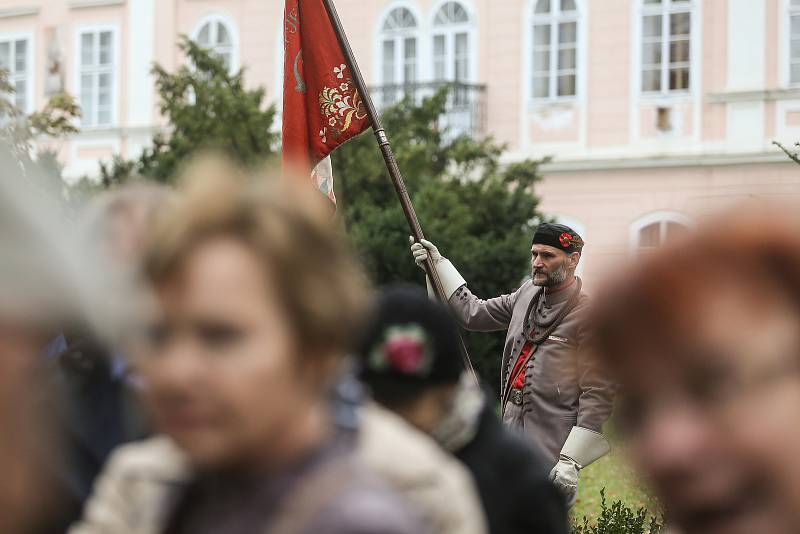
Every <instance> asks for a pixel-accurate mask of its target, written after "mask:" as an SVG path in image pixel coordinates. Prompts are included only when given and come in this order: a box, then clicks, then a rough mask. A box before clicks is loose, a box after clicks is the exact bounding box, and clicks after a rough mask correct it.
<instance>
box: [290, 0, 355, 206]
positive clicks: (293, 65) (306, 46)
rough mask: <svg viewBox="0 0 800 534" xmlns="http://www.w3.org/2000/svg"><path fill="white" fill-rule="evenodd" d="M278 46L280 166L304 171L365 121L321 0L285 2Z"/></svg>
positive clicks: (345, 139)
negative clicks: (280, 69)
mask: <svg viewBox="0 0 800 534" xmlns="http://www.w3.org/2000/svg"><path fill="white" fill-rule="evenodd" d="M284 50H285V54H284V66H283V79H284V81H283V128H282V137H283V154H282V159H283V165H284V168H287V167H288V168H292V169H295V170H300V169H302V170H303V171H308V172H309V173H310V172H311V170H312V169H313V168H314V166H315V165H316V164H317V163H319V162H320V161H321V160H323V159H324V158H325V157H326V156H327V155H328V154H330V153H331V152H332V151H333V150H334V149H335V148H337V147H338V146H340V145H341V144H342V143H344V142H345V141H347V140H348V139H351V138H353V137H355V136H356V135H358V134H360V133H361V132H363V131H364V130H366V129H367V128H368V127H369V126H370V121H369V119H368V118H367V112H366V108H365V106H364V103H363V101H362V100H361V97H360V96H359V94H358V92H357V91H356V88H355V84H354V83H353V78H352V74H351V72H350V68H349V67H348V66H347V65H346V63H347V62H346V61H345V56H344V53H343V52H342V50H341V48H340V47H339V43H338V41H337V39H336V34H335V33H334V31H333V26H332V24H331V21H330V19H329V18H328V14H327V12H326V11H325V6H324V5H323V3H322V0H302V1H301V0H286V5H285V12H284ZM319 185H320V187H321V188H323V184H321V183H320V184H319ZM323 192H325V193H326V194H329V196H331V195H332V193H333V191H332V189H331V191H325V190H324V188H323Z"/></svg>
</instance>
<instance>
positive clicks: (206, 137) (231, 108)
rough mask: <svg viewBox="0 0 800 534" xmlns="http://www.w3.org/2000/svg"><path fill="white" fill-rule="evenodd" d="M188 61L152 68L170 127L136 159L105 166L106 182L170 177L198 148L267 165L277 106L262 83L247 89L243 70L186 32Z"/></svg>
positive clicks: (274, 135) (184, 41) (273, 141)
mask: <svg viewBox="0 0 800 534" xmlns="http://www.w3.org/2000/svg"><path fill="white" fill-rule="evenodd" d="M178 47H179V48H180V50H181V51H182V52H183V54H184V55H185V56H186V59H187V62H186V64H185V65H183V66H181V67H179V68H178V69H177V70H176V71H175V72H167V71H166V69H164V68H163V67H161V66H159V65H156V66H155V67H154V68H153V74H154V75H155V85H156V90H157V92H158V95H159V102H160V103H159V109H160V110H161V114H162V115H163V117H164V118H165V119H166V121H167V123H168V127H167V128H166V129H165V130H164V131H163V132H160V133H158V134H156V135H155V137H154V138H153V143H152V146H151V147H149V148H147V149H145V151H144V152H143V153H142V155H141V156H140V157H139V158H138V159H136V160H134V161H126V160H123V159H121V158H119V157H117V158H114V159H113V160H112V161H111V162H108V163H104V164H102V165H101V170H100V172H101V178H102V181H103V184H104V185H106V186H110V185H112V184H115V183H118V182H121V181H124V180H125V179H126V178H127V177H129V176H132V175H141V176H143V177H146V178H151V179H154V180H157V181H161V182H168V181H170V180H172V179H173V178H174V176H175V175H176V174H177V172H178V170H179V167H180V165H181V164H182V163H183V162H185V161H186V159H187V158H188V157H189V156H191V155H192V154H194V153H195V152H197V151H203V150H214V151H217V152H221V153H223V154H225V155H226V156H228V157H230V158H231V159H233V160H234V161H236V162H239V163H241V164H242V165H245V166H255V165H259V164H263V163H264V162H265V161H267V160H268V159H269V158H270V157H272V156H274V155H275V154H276V151H277V147H278V141H279V136H278V134H277V133H276V132H275V131H273V129H272V126H273V121H274V119H275V108H274V106H265V104H264V96H265V91H264V89H263V88H257V89H247V88H245V83H244V70H243V69H241V70H239V71H238V72H236V73H233V74H231V73H230V72H229V71H228V68H227V66H226V65H225V64H224V63H223V61H222V59H220V58H219V57H217V56H215V55H214V54H213V53H211V52H209V51H208V50H206V49H204V48H202V47H201V46H200V45H198V44H197V43H195V42H193V41H191V40H190V39H188V38H186V37H182V38H181V41H180V43H179V45H178Z"/></svg>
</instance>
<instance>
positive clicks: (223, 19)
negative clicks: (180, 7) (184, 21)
mask: <svg viewBox="0 0 800 534" xmlns="http://www.w3.org/2000/svg"><path fill="white" fill-rule="evenodd" d="M207 24H222V25H223V26H225V29H226V30H227V32H228V35H230V38H231V50H230V54H231V59H230V63H229V64H228V72H229V73H230V74H234V73H236V72H237V71H238V70H239V68H240V63H239V61H240V56H239V29H238V27H237V26H236V22H235V21H234V20H233V18H231V17H229V16H228V15H226V14H225V13H221V12H213V13H208V14H206V15H204V16H203V17H202V18H200V20H198V21H197V22H196V23H195V25H194V28H193V29H192V33H191V39H192V41H194V42H196V43H197V44H200V41H198V38H199V37H200V32H201V31H202V30H203V28H204V27H205V26H206V25H207ZM212 28H213V26H212ZM201 46H203V45H201ZM216 47H217V45H214V46H212V47H209V48H207V49H208V50H211V51H212V52H216Z"/></svg>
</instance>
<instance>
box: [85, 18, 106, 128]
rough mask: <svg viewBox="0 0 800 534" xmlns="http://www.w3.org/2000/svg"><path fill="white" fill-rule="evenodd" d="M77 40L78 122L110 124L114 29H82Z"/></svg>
mask: <svg viewBox="0 0 800 534" xmlns="http://www.w3.org/2000/svg"><path fill="white" fill-rule="evenodd" d="M78 42H79V46H80V52H79V58H80V59H79V61H80V74H79V89H78V94H79V95H80V104H81V112H82V118H81V124H82V126H84V127H99V126H110V125H111V124H112V123H113V121H114V113H113V111H114V85H115V80H114V69H115V65H114V32H113V31H112V30H100V31H97V30H88V31H82V32H80V34H79V37H78Z"/></svg>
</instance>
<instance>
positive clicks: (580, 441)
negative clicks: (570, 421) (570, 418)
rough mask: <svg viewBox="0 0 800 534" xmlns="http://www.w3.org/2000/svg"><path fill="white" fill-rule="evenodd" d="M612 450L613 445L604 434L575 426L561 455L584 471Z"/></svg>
mask: <svg viewBox="0 0 800 534" xmlns="http://www.w3.org/2000/svg"><path fill="white" fill-rule="evenodd" d="M610 450H611V445H609V443H608V440H606V438H605V437H604V436H603V434H601V433H600V432H595V431H594V430H589V429H588V428H583V427H579V426H574V427H572V430H571V431H570V433H569V436H568V437H567V441H566V442H564V446H563V447H562V448H561V455H562V456H564V457H566V458H568V459H570V460H572V461H574V462H575V463H576V464H578V468H579V469H583V468H584V467H586V466H587V465H590V464H592V463H593V462H595V461H596V460H599V459H600V458H602V457H603V456H605V455H606V454H608V452H609V451H610Z"/></svg>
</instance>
